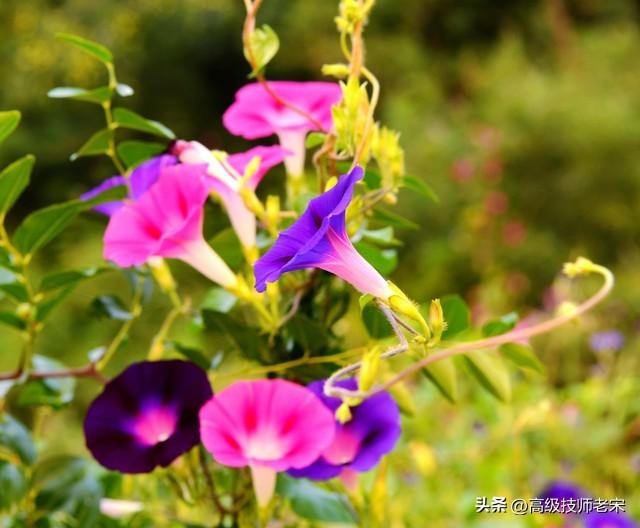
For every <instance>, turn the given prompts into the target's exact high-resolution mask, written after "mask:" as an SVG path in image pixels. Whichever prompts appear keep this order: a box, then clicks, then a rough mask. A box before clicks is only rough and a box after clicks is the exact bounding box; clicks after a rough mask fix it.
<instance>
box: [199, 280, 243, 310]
mask: <svg viewBox="0 0 640 528" xmlns="http://www.w3.org/2000/svg"><path fill="white" fill-rule="evenodd" d="M237 301H238V298H237V297H236V296H235V295H233V293H230V292H228V291H227V290H225V289H224V288H221V287H219V286H214V287H213V288H210V289H209V290H208V291H207V293H206V294H205V296H204V299H202V302H201V303H200V310H213V311H214V312H222V313H228V312H230V311H231V309H232V308H233V307H234V306H235V305H236V302H237Z"/></svg>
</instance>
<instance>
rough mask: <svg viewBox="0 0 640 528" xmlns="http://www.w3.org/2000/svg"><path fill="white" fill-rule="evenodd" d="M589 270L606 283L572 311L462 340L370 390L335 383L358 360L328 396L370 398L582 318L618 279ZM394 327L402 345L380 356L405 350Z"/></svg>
mask: <svg viewBox="0 0 640 528" xmlns="http://www.w3.org/2000/svg"><path fill="white" fill-rule="evenodd" d="M589 271H593V272H596V273H599V274H600V275H602V277H603V278H604V283H603V285H602V286H601V287H600V289H599V290H598V291H597V292H596V293H595V294H594V295H593V296H592V297H590V298H589V299H587V300H586V301H584V302H583V303H582V304H580V305H578V306H576V307H575V309H573V310H572V311H571V312H570V313H566V314H562V315H559V316H557V317H553V318H551V319H548V320H547V321H544V322H542V323H539V324H537V325H535V326H532V327H529V328H520V329H514V330H512V331H510V332H507V333H505V334H501V335H498V336H494V337H488V338H485V339H479V340H477V341H470V342H468V343H460V344H457V345H454V346H452V347H450V348H446V349H444V350H440V351H438V352H435V353H434V354H431V355H429V356H427V357H425V358H423V359H421V360H420V361H417V362H416V363H414V364H413V365H411V366H409V367H407V368H406V369H404V370H402V371H401V372H399V373H398V374H397V375H395V376H394V377H392V378H390V379H389V380H387V381H386V382H384V383H382V384H380V385H376V386H374V387H373V388H372V389H370V390H368V391H360V390H348V389H344V388H341V387H336V386H335V383H336V381H338V380H339V379H340V378H342V377H344V376H346V375H348V374H351V373H352V372H355V371H357V370H358V369H360V367H361V366H362V361H358V362H357V363H353V364H351V365H348V366H346V367H344V368H342V369H339V370H337V371H336V372H334V373H333V374H332V375H331V376H330V377H329V378H328V379H327V381H326V383H325V386H324V392H325V394H327V395H328V396H334V397H339V398H356V399H357V398H361V399H364V398H369V397H371V396H373V395H375V394H378V393H379V392H381V391H384V390H386V389H388V388H390V387H392V386H393V385H395V384H396V383H399V382H400V381H402V380H404V379H405V378H407V377H408V376H411V375H412V374H414V373H416V372H418V371H419V370H421V369H423V368H424V367H426V366H427V365H430V364H432V363H435V362H437V361H440V360H442V359H446V358H449V357H453V356H459V355H462V354H465V353H467V352H471V351H473V350H491V349H494V348H496V347H498V346H500V345H504V344H506V343H512V342H514V341H521V340H524V339H530V338H532V337H535V336H538V335H542V334H546V333H547V332H551V331H552V330H555V329H556V328H559V327H561V326H563V325H564V324H566V323H568V322H569V321H572V320H574V319H576V318H577V317H579V316H580V315H582V314H584V313H585V312H588V311H589V310H591V309H592V308H593V307H594V306H596V305H597V304H598V303H600V302H601V301H602V300H603V299H604V298H605V297H606V296H607V295H608V294H609V293H610V292H611V290H612V289H613V285H614V282H615V280H614V277H613V274H612V273H611V271H609V270H608V269H607V268H605V267H603V266H599V265H596V264H591V268H590V270H589ZM379 306H381V308H386V307H384V305H379ZM387 310H388V309H387ZM382 311H383V313H384V314H385V315H386V316H387V319H389V322H390V323H391V321H392V319H394V318H393V315H392V316H391V318H390V317H389V314H388V313H387V311H386V310H385V309H383V310H382ZM391 326H392V327H393V329H394V331H395V333H396V335H397V336H398V339H399V341H400V345H399V346H398V347H394V348H392V349H390V350H388V351H387V352H385V353H384V354H381V356H380V357H381V358H388V357H392V356H395V355H397V354H398V353H400V352H398V350H400V349H402V348H403V345H404V344H405V343H406V339H405V337H404V334H402V332H401V331H399V329H398V327H397V325H396V324H394V323H391ZM405 350H406V348H405V349H404V350H402V351H405Z"/></svg>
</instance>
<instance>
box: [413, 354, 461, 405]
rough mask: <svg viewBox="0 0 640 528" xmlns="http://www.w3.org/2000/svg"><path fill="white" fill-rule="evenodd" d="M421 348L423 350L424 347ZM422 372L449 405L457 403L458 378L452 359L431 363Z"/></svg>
mask: <svg viewBox="0 0 640 528" xmlns="http://www.w3.org/2000/svg"><path fill="white" fill-rule="evenodd" d="M422 346H423V350H425V349H424V345H422ZM422 372H423V373H424V375H425V376H426V377H427V378H429V380H431V382H432V383H433V384H434V385H435V386H436V388H437V389H438V390H439V391H440V393H441V394H442V395H443V396H444V397H445V398H446V399H447V400H449V401H450V402H451V403H456V402H457V401H458V397H459V393H458V378H457V376H456V367H455V363H454V361H453V358H445V359H441V360H439V361H436V362H435V363H431V364H430V365H427V366H426V367H425V368H424V369H423V371H422Z"/></svg>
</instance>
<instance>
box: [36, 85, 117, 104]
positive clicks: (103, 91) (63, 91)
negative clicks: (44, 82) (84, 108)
mask: <svg viewBox="0 0 640 528" xmlns="http://www.w3.org/2000/svg"><path fill="white" fill-rule="evenodd" d="M111 95H112V91H111V88H109V87H108V86H101V87H100V88H94V89H93V90H85V89H84V88H76V87H73V86H59V87H57V88H53V89H51V90H49V91H48V92H47V96H48V97H51V98H53V99H74V100H76V101H84V102H86V103H95V104H99V105H101V104H102V103H105V102H107V101H109V100H110V99H111Z"/></svg>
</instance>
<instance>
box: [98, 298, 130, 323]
mask: <svg viewBox="0 0 640 528" xmlns="http://www.w3.org/2000/svg"><path fill="white" fill-rule="evenodd" d="M91 310H92V311H93V313H95V314H96V315H98V316H102V317H108V318H109V319H115V320H116V321H128V320H129V319H131V318H132V317H133V315H132V314H131V312H129V310H128V309H127V308H126V306H125V304H124V303H123V302H122V301H121V300H120V299H119V298H118V297H116V296H115V295H100V296H99V297H96V298H95V299H94V300H93V301H92V302H91Z"/></svg>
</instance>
